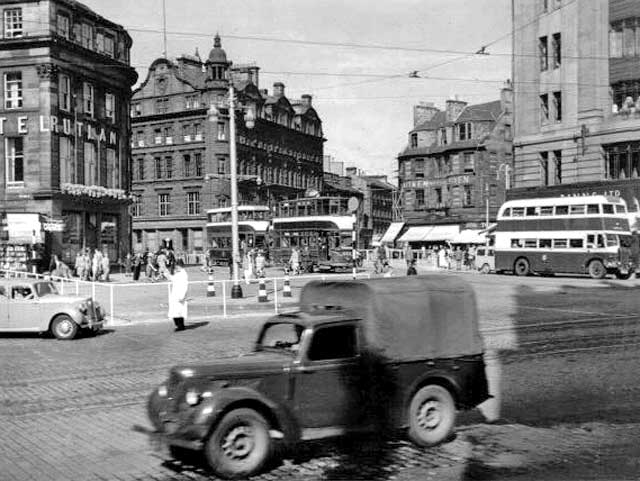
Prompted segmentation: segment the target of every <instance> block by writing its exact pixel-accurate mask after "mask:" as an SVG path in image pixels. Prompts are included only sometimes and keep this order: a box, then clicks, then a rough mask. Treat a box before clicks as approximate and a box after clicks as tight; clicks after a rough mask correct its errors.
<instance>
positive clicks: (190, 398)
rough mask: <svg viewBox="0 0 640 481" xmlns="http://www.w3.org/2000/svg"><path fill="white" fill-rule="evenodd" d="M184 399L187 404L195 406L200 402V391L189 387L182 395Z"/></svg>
mask: <svg viewBox="0 0 640 481" xmlns="http://www.w3.org/2000/svg"><path fill="white" fill-rule="evenodd" d="M184 400H185V402H186V403H187V404H188V405H189V406H196V405H197V404H198V403H199V402H200V393H199V392H198V391H196V390H195V389H189V390H188V391H187V393H186V394H185V395H184Z"/></svg>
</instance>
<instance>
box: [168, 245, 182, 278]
mask: <svg viewBox="0 0 640 481" xmlns="http://www.w3.org/2000/svg"><path fill="white" fill-rule="evenodd" d="M166 256H167V269H169V274H171V275H173V274H174V272H175V270H176V254H175V252H173V248H171V247H170V248H169V249H167V250H166ZM183 262H184V261H183Z"/></svg>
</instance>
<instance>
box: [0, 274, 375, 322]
mask: <svg viewBox="0 0 640 481" xmlns="http://www.w3.org/2000/svg"><path fill="white" fill-rule="evenodd" d="M0 275H2V276H4V277H8V278H21V279H42V280H51V281H54V282H56V284H57V286H58V290H59V292H60V294H61V295H72V296H82V297H91V298H93V299H94V300H95V301H97V302H98V303H99V304H100V305H101V306H102V308H103V309H104V310H105V311H107V324H111V325H122V324H129V323H135V322H144V321H153V320H161V319H166V318H167V308H168V297H169V293H170V288H171V284H170V283H169V282H144V281H141V282H135V283H134V282H130V283H117V282H92V281H83V280H80V279H77V278H71V279H67V278H61V277H55V276H49V275H42V274H32V273H28V272H16V271H6V270H0ZM327 277H330V278H331V279H351V278H353V275H352V274H331V275H330V276H325V275H322V274H312V275H304V276H293V277H291V278H289V280H290V290H291V293H292V296H291V297H284V296H283V291H284V282H285V279H287V278H285V277H269V278H265V279H262V281H264V284H265V287H266V301H260V300H259V298H260V297H261V296H260V295H259V294H260V293H259V290H260V280H252V281H251V282H250V283H248V284H247V283H245V282H243V283H242V288H243V297H242V298H241V299H232V298H231V287H232V285H233V281H231V280H214V281H209V280H197V281H191V282H189V290H188V294H187V295H188V299H189V302H188V306H189V307H188V309H189V319H190V320H205V319H208V318H212V317H216V316H222V317H229V316H232V315H241V314H248V315H249V314H255V313H264V314H265V315H266V314H269V313H270V312H273V313H275V314H277V313H278V312H280V311H281V310H282V309H287V308H288V307H291V308H293V307H294V305H295V303H296V302H297V299H298V294H299V292H300V289H301V288H302V286H303V285H304V284H306V283H307V282H309V281H310V280H312V279H316V280H317V279H322V280H324V279H326V278H327ZM356 277H357V278H360V279H362V278H365V279H366V278H369V277H371V274H370V273H368V272H361V273H358V274H356ZM211 283H212V284H213V286H214V287H215V295H214V296H212V295H211V288H210V284H211ZM262 297H263V298H264V296H262Z"/></svg>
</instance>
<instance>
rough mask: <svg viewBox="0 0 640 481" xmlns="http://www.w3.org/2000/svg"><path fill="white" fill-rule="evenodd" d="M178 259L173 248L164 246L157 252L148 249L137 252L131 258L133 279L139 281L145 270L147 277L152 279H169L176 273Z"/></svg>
mask: <svg viewBox="0 0 640 481" xmlns="http://www.w3.org/2000/svg"><path fill="white" fill-rule="evenodd" d="M177 262H178V259H177V258H176V255H175V253H174V252H173V249H170V248H166V247H163V248H161V249H159V250H158V251H157V252H150V251H149V250H146V251H145V252H144V253H142V252H136V253H135V254H134V255H133V258H132V259H131V265H132V267H133V280H134V281H139V280H140V275H141V274H142V272H143V271H144V273H145V276H146V279H147V280H150V281H160V280H169V279H170V276H171V275H173V274H174V272H175V268H176V265H177Z"/></svg>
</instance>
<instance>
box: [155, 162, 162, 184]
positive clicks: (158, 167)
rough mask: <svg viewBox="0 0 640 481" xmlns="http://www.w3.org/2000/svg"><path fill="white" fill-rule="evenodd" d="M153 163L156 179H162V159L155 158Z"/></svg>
mask: <svg viewBox="0 0 640 481" xmlns="http://www.w3.org/2000/svg"><path fill="white" fill-rule="evenodd" d="M153 161H154V164H155V167H156V179H162V159H161V158H160V157H156V158H155V159H153Z"/></svg>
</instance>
